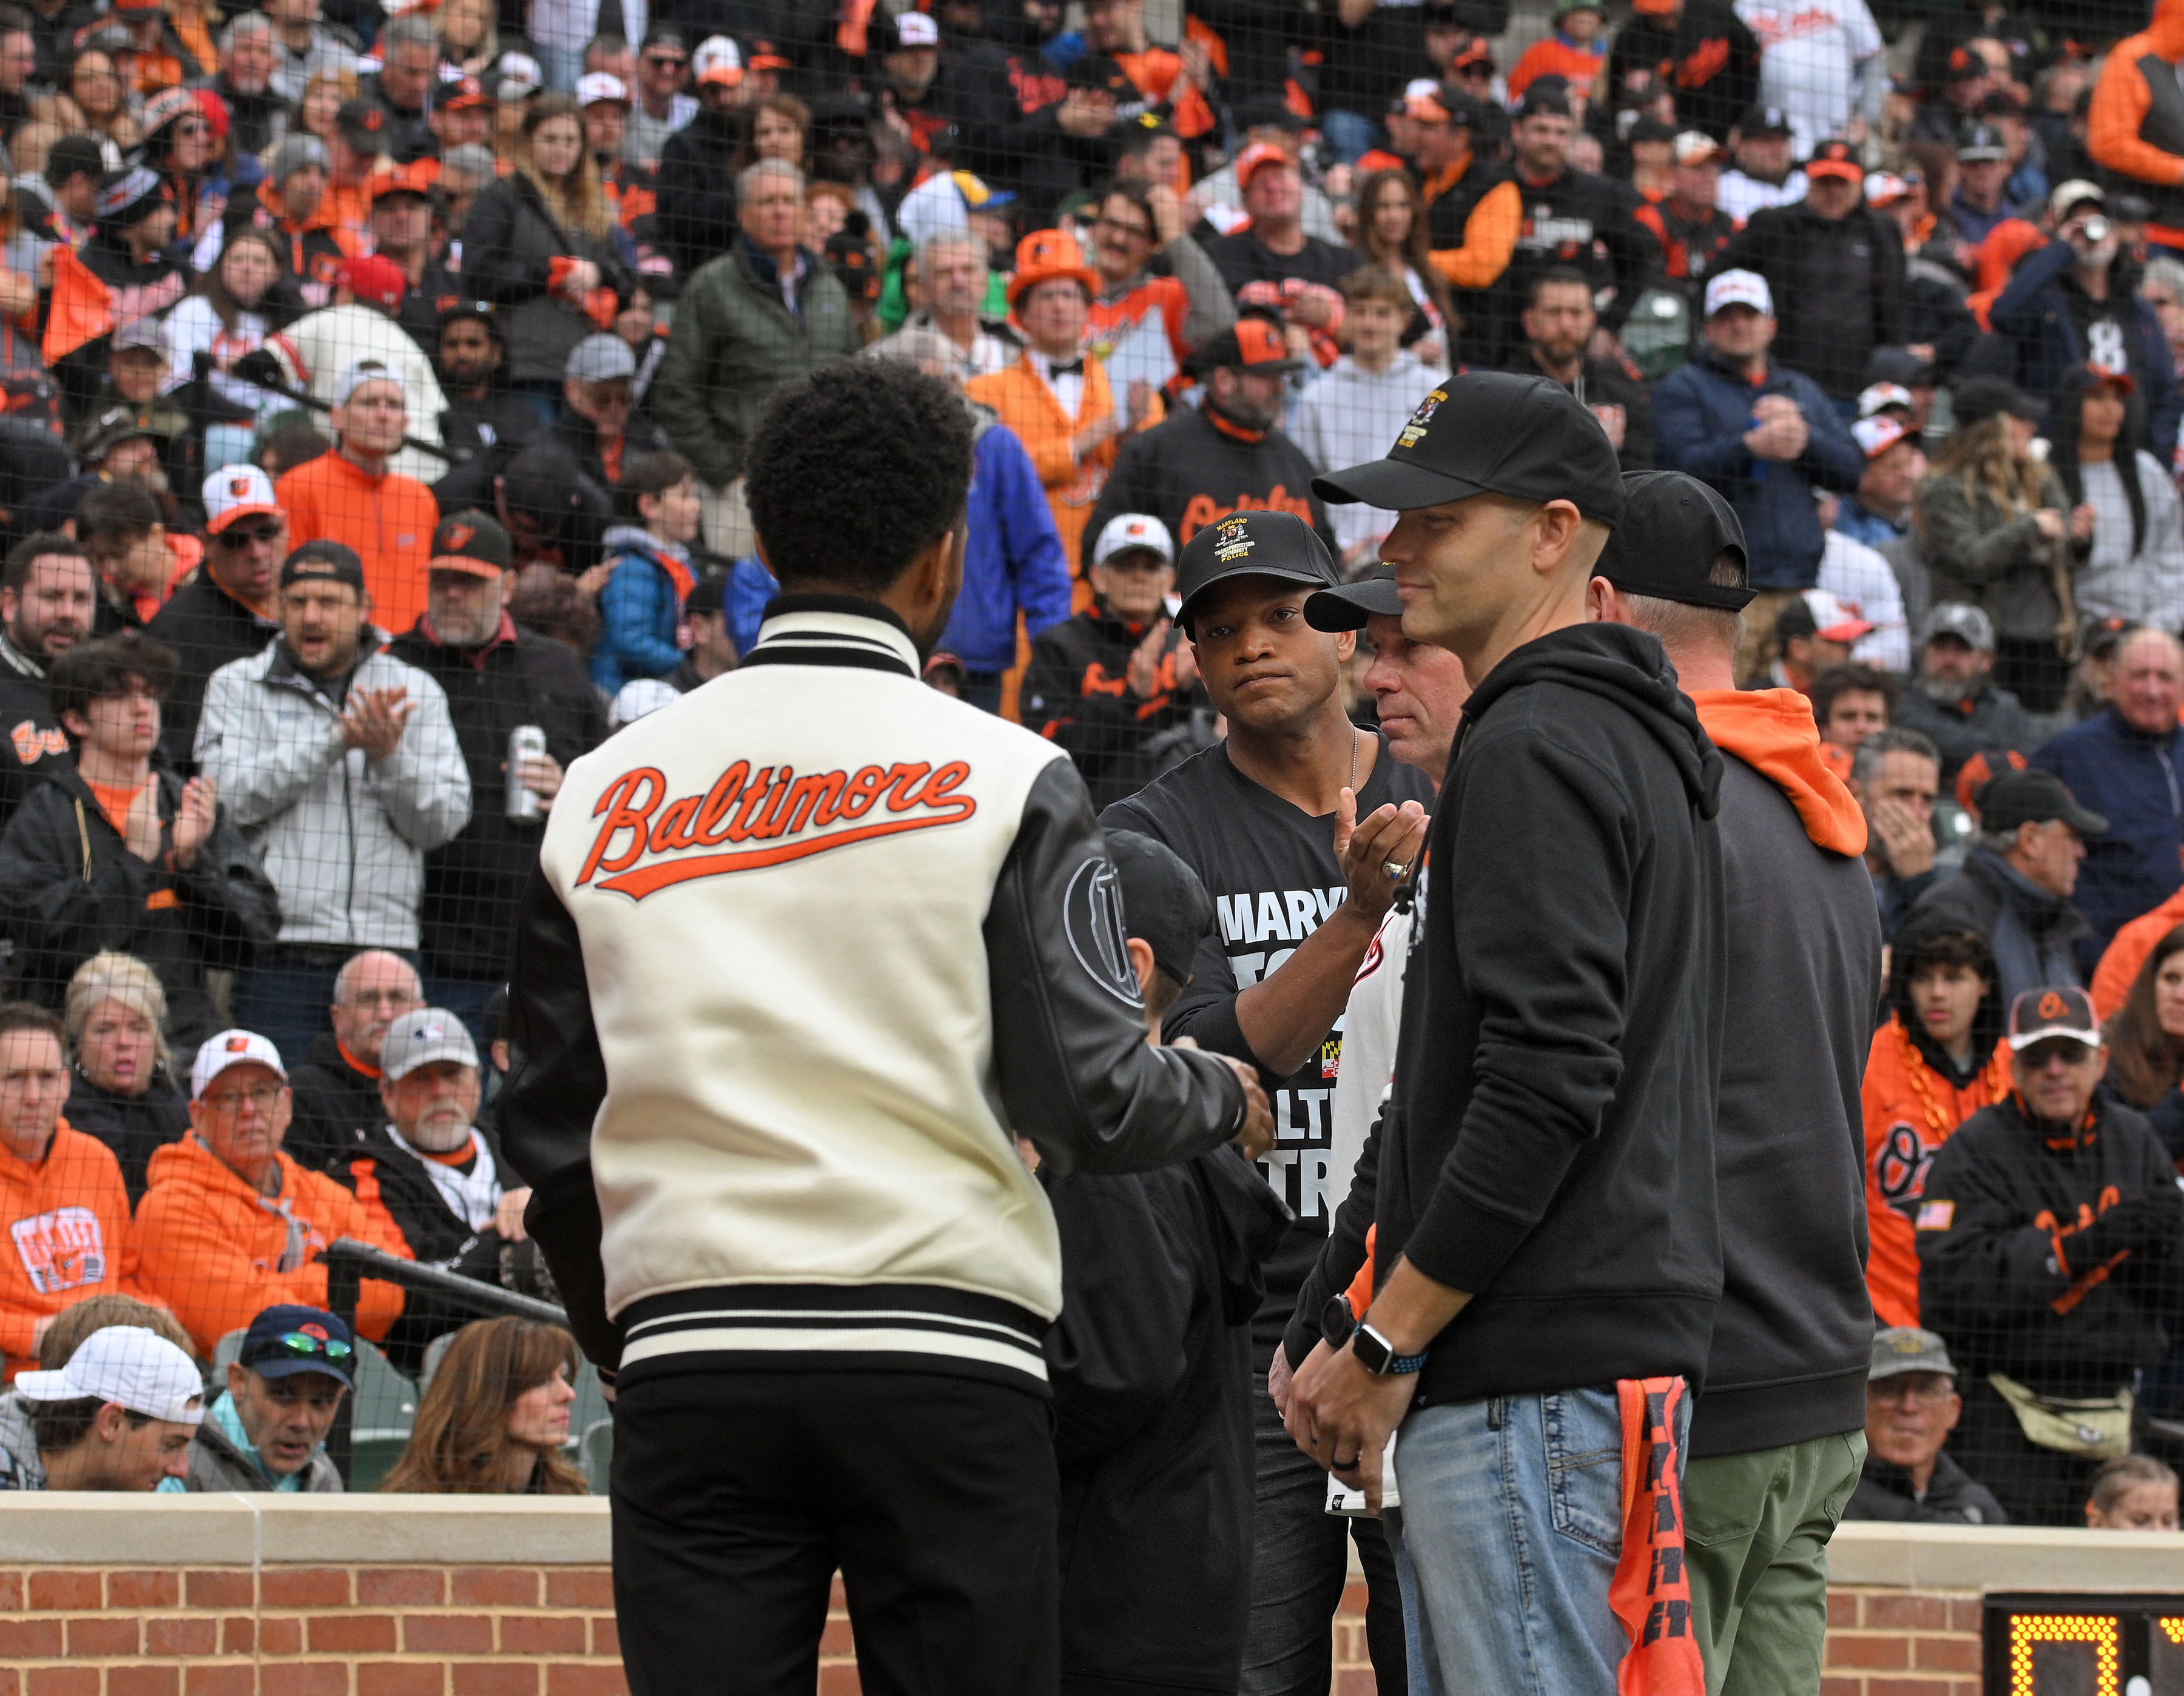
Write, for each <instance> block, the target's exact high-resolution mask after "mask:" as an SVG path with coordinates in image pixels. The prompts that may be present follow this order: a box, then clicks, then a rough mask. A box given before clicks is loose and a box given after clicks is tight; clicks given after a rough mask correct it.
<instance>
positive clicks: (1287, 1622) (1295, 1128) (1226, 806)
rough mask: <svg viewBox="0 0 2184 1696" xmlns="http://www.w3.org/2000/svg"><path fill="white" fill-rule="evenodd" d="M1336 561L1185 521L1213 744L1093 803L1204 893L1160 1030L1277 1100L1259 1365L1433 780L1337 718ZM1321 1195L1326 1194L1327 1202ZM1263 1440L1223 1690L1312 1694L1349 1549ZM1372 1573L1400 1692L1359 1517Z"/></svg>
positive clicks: (1250, 530) (1346, 643) (1380, 1668)
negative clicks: (1231, 1064)
mask: <svg viewBox="0 0 2184 1696" xmlns="http://www.w3.org/2000/svg"><path fill="white" fill-rule="evenodd" d="M1336 581H1339V579H1338V574H1337V573H1336V570H1335V568H1334V558H1333V556H1332V555H1331V554H1330V553H1329V552H1328V550H1327V548H1326V545H1325V544H1324V543H1323V542H1321V540H1320V539H1319V537H1318V535H1317V534H1316V533H1315V532H1314V531H1313V530H1312V526H1311V525H1307V523H1305V521H1304V520H1301V519H1300V518H1298V517H1296V516H1295V514H1290V513H1282V512H1270V511H1244V512H1237V513H1233V514H1229V516H1228V517H1226V518H1223V519H1220V520H1217V521H1216V522H1214V523H1212V524H1210V525H1206V527H1205V528H1203V529H1202V530H1201V531H1199V532H1198V533H1197V534H1196V535H1195V537H1192V539H1191V540H1190V542H1189V543H1188V544H1187V545H1186V546H1185V547H1184V550H1183V553H1182V556H1181V558H1180V559H1179V560H1178V571H1177V584H1176V587H1177V591H1178V593H1179V594H1180V595H1181V596H1182V605H1181V609H1180V612H1179V614H1178V622H1179V623H1180V624H1181V625H1182V626H1183V628H1184V632H1185V634H1186V635H1188V636H1189V637H1190V641H1191V644H1192V649H1193V652H1194V653H1195V656H1196V660H1197V665H1198V670H1199V676H1200V677H1201V680H1202V681H1204V683H1205V686H1206V692H1207V693H1208V694H1209V695H1210V696H1211V697H1212V700H1213V704H1214V705H1215V706H1216V707H1217V709H1220V711H1221V712H1222V713H1223V714H1224V715H1226V716H1227V718H1228V720H1229V736H1228V739H1227V740H1226V741H1225V742H1223V743H1221V744H1220V745H1219V746H1217V747H1216V748H1210V749H1208V750H1207V751H1206V753H1201V754H1199V755H1198V756H1196V757H1195V759H1190V760H1189V761H1187V762H1185V763H1184V765H1181V766H1178V768H1177V769H1176V770H1173V771H1171V772H1169V773H1168V774H1167V776H1163V777H1162V778H1160V779H1159V780H1158V781H1156V782H1154V783H1152V784H1151V785H1150V786H1149V787H1146V788H1145V789H1144V790H1141V791H1140V792H1139V793H1137V794H1136V795H1134V796H1132V797H1131V798H1128V800H1125V801H1118V802H1117V803H1116V804H1114V805H1113V806H1112V807H1110V808H1108V809H1107V810H1106V812H1105V813H1104V814H1102V815H1100V822H1101V823H1102V824H1103V825H1104V826H1107V827H1108V828H1110V829H1120V830H1130V831H1139V832H1141V833H1142V834H1144V835H1146V836H1149V837H1153V838H1155V839H1156V841H1159V842H1164V843H1166V844H1167V846H1168V847H1169V848H1173V850H1174V851H1175V852H1176V854H1178V855H1179V856H1181V858H1182V859H1184V862H1185V863H1186V864H1188V865H1190V868H1191V870H1194V871H1195V872H1196V873H1197V874H1198V876H1199V878H1200V881H1202V882H1203V883H1204V884H1205V885H1206V888H1207V889H1208V890H1210V891H1211V892H1212V894H1213V897H1214V904H1215V908H1216V914H1217V916H1216V919H1215V923H1214V926H1213V927H1212V929H1211V930H1209V931H1207V932H1206V936H1205V937H1204V939H1203V940H1202V941H1201V943H1200V944H1199V950H1198V959H1197V962H1196V965H1195V970H1194V972H1193V975H1192V978H1191V981H1190V987H1188V988H1187V989H1186V990H1184V993H1183V994H1182V996H1181V997H1180V998H1178V1000H1177V1002H1176V1004H1175V1005H1174V1007H1173V1009H1170V1011H1169V1013H1168V1016H1167V1022H1166V1027H1165V1028H1166V1035H1167V1038H1168V1040H1169V1041H1171V1042H1173V1040H1175V1039H1176V1038H1177V1037H1182V1036H1189V1037H1192V1038H1194V1039H1195V1041H1196V1042H1197V1043H1199V1045H1200V1046H1201V1047H1202V1048H1208V1049H1212V1051H1214V1052H1216V1053H1218V1054H1229V1055H1233V1056H1234V1057H1236V1058H1238V1059H1248V1060H1251V1061H1252V1062H1254V1063H1255V1064H1256V1065H1258V1067H1259V1068H1260V1070H1261V1072H1262V1076H1263V1077H1264V1079H1265V1082H1266V1083H1267V1085H1268V1089H1269V1091H1270V1093H1273V1098H1274V1103H1275V1109H1274V1114H1275V1132H1274V1134H1275V1143H1274V1147H1273V1148H1272V1149H1271V1150H1270V1151H1269V1152H1268V1155H1267V1157H1266V1159H1264V1160H1263V1161H1262V1163H1261V1164H1262V1168H1263V1169H1264V1171H1266V1174H1267V1178H1268V1182H1270V1183H1271V1184H1273V1187H1274V1189H1275V1193H1277V1194H1279V1195H1280V1196H1281V1197H1282V1198H1283V1199H1284V1201H1286V1202H1287V1203H1288V1204H1289V1205H1290V1209H1291V1211H1293V1212H1294V1213H1295V1215H1297V1217H1296V1222H1295V1224H1293V1225H1292V1226H1290V1229H1289V1232H1288V1233H1287V1235H1286V1237H1284V1241H1283V1244H1282V1247H1281V1248H1280V1250H1279V1252H1278V1253H1277V1254H1276V1255H1275V1257H1274V1259H1273V1261H1272V1262H1271V1263H1269V1265H1268V1269H1267V1296H1266V1300H1265V1302H1264V1304H1262V1307H1261V1309H1260V1311H1259V1315H1258V1319H1257V1321H1256V1323H1255V1324H1254V1326H1253V1328H1252V1330H1253V1335H1252V1354H1253V1370H1254V1371H1255V1373H1256V1375H1257V1376H1259V1377H1261V1378H1262V1379H1263V1377H1264V1376H1265V1374H1266V1371H1267V1367H1268V1364H1269V1362H1270V1361H1271V1360H1272V1359H1273V1350H1274V1346H1275V1344H1276V1343H1279V1341H1280V1339H1281V1336H1282V1332H1283V1328H1284V1326H1285V1325H1286V1324H1287V1322H1288V1320H1289V1316H1290V1311H1291V1310H1293V1309H1294V1307H1295V1302H1296V1292H1297V1290H1298V1287H1300V1286H1301V1283H1302V1282H1303V1279H1304V1277H1305V1275H1306V1274H1307V1272H1309V1271H1311V1269H1312V1264H1313V1262H1314V1261H1315V1260H1316V1259H1317V1258H1318V1250H1319V1247H1320V1244H1321V1243H1322V1242H1323V1240H1324V1238H1325V1237H1326V1235H1327V1225H1328V1215H1329V1210H1330V1207H1331V1201H1330V1198H1329V1195H1328V1173H1329V1160H1330V1159H1331V1147H1332V1142H1333V1137H1332V1123H1331V1119H1330V1114H1329V1108H1330V1104H1331V1103H1332V1102H1333V1099H1334V1078H1335V1073H1336V1071H1337V1070H1338V1069H1339V1066H1340V1060H1341V1054H1342V1035H1341V1032H1340V1030H1339V1029H1338V1028H1337V1026H1338V1024H1339V1021H1340V1018H1341V1015H1342V1009H1343V1007H1344V1004H1345V1003H1346V1000H1347V999H1348V997H1349V993H1350V986H1351V983H1352V981H1354V980H1355V979H1356V977H1357V969H1358V967H1359V965H1361V964H1362V961H1363V959H1364V957H1365V951H1366V949H1367V948H1368V946H1369V945H1370V944H1371V943H1372V940H1373V936H1374V934H1375V933H1376V932H1377V931H1378V930H1379V924H1380V920H1381V919H1382V918H1383V917H1385V915H1386V913H1387V910H1388V908H1389V905H1390V902H1391V901H1392V899H1393V898H1394V895H1395V891H1396V886H1397V884H1398V883H1399V882H1400V881H1401V879H1402V878H1403V877H1404V876H1407V874H1408V872H1409V870H1410V868H1411V866H1412V864H1413V863H1414V862H1415V861H1416V859H1417V858H1418V853H1419V849H1420V845H1421V844H1422V843H1423V842H1424V837H1425V808H1426V804H1428V803H1429V801H1430V800H1431V798H1432V793H1433V789H1432V785H1431V783H1430V782H1429V781H1428V780H1427V779H1426V778H1425V777H1424V776H1421V775H1420V774H1419V773H1418V772H1416V771H1413V770H1410V769H1409V768H1407V767H1406V766H1401V765H1397V764H1396V761H1395V760H1394V759H1392V758H1391V757H1390V755H1389V753H1388V750H1387V745H1386V743H1385V742H1383V741H1382V740H1380V738H1379V737H1375V736H1371V735H1368V734H1367V733H1365V732H1363V731H1358V730H1357V729H1355V728H1354V727H1352V726H1351V723H1350V721H1349V720H1348V719H1347V718H1346V716H1345V715H1344V713H1343V708H1342V698H1341V695H1340V690H1339V687H1338V681H1339V678H1340V671H1341V668H1342V666H1343V664H1345V663H1346V661H1347V660H1348V659H1349V658H1350V654H1351V649H1352V648H1353V646H1354V644H1355V642H1356V637H1354V636H1352V635H1350V634H1344V635H1340V636H1330V635H1327V634H1323V633H1322V632H1320V631H1315V630H1313V629H1312V628H1311V627H1310V626H1308V625H1307V624H1306V622H1305V619H1304V602H1305V598H1306V597H1307V595H1308V594H1310V593H1311V592H1312V591H1314V590H1315V589H1318V588H1323V587H1329V586H1331V585H1333V584H1334V583H1335V582H1336ZM1333 1199H1334V1200H1340V1197H1335V1198H1333ZM1253 1405H1254V1410H1255V1416H1254V1417H1255V1425H1256V1438H1257V1443H1258V1483H1257V1498H1256V1517H1255V1521H1254V1529H1253V1544H1254V1549H1253V1562H1252V1573H1251V1595H1252V1601H1251V1624H1250V1628H1249V1631H1248V1632H1247V1635H1246V1638H1245V1656H1244V1679H1243V1683H1242V1685H1241V1686H1240V1688H1242V1689H1244V1690H1246V1691H1251V1692H1255V1693H1273V1692H1281V1693H1290V1692H1305V1691H1312V1692H1324V1691H1325V1690H1326V1688H1328V1682H1329V1677H1330V1675H1331V1667H1330V1655H1331V1649H1330V1638H1329V1621H1331V1620H1332V1618H1333V1616H1334V1609H1335V1606H1336V1604H1337V1603H1338V1602H1339V1601H1340V1599H1341V1594H1342V1587H1343V1582H1344V1576H1345V1572H1346V1563H1347V1554H1346V1550H1345V1549H1344V1548H1343V1521H1341V1520H1340V1519H1339V1518H1331V1517H1329V1515H1327V1513H1326V1512H1325V1504H1326V1489H1327V1479H1326V1474H1325V1472H1324V1471H1323V1470H1322V1469H1321V1468H1320V1467H1319V1466H1318V1465H1315V1464H1314V1463H1313V1462H1312V1460H1310V1459H1309V1458H1308V1457H1307V1456H1306V1455H1304V1454H1301V1453H1300V1452H1299V1450H1298V1449H1297V1448H1296V1445H1295V1443H1294V1442H1292V1441H1291V1440H1290V1437H1289V1436H1288V1434H1287V1432H1284V1429H1283V1427H1282V1424H1281V1419H1280V1415H1279V1413H1278V1412H1277V1411H1276V1410H1275V1409H1274V1405H1273V1401H1272V1400H1271V1399H1268V1398H1266V1397H1259V1398H1256V1399H1255V1401H1254V1404H1253ZM1355 1524H1356V1526H1357V1540H1358V1551H1359V1554H1361V1556H1362V1558H1363V1560H1364V1563H1365V1571H1366V1576H1367V1578H1368V1582H1369V1583H1370V1585H1371V1590H1372V1605H1371V1609H1370V1611H1369V1613H1368V1626H1367V1633H1368V1642H1369V1643H1370V1644H1371V1648H1372V1652H1373V1665H1374V1667H1375V1669H1376V1671H1377V1673H1378V1676H1379V1681H1380V1685H1381V1688H1382V1689H1383V1690H1401V1689H1402V1688H1404V1685H1403V1673H1402V1659H1403V1656H1402V1637H1401V1621H1400V1615H1399V1612H1398V1604H1397V1602H1396V1585H1395V1572H1394V1564H1393V1560H1392V1558H1391V1556H1390V1554H1389V1551H1388V1548H1387V1545H1386V1543H1385V1541H1384V1540H1383V1538H1382V1537H1381V1535H1380V1529H1379V1523H1378V1522H1377V1521H1364V1520H1361V1521H1355Z"/></svg>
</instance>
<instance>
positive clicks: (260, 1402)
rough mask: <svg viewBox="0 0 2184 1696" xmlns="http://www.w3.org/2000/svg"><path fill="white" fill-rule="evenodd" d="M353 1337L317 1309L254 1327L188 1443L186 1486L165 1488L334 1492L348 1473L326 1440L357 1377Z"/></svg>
mask: <svg viewBox="0 0 2184 1696" xmlns="http://www.w3.org/2000/svg"><path fill="white" fill-rule="evenodd" d="M355 1361H356V1338H355V1336H354V1333H353V1332H351V1331H350V1330H349V1328H348V1325H347V1324H346V1323H344V1322H343V1321H342V1320H341V1319H340V1318H338V1317H337V1315H333V1314H331V1313H326V1312H324V1311H323V1310H320V1309H318V1308H315V1307H300V1306H281V1307H269V1308H267V1309H266V1310H265V1311H264V1312H263V1313H261V1314H259V1315H258V1317H257V1318H255V1319H253V1320H252V1321H250V1329H249V1330H248V1332H245V1333H244V1335H243V1339H242V1352H241V1354H239V1355H238V1356H237V1358H236V1359H235V1360H232V1361H231V1362H230V1363H229V1364H228V1368H227V1392H226V1394H224V1395H222V1396H220V1397H219V1398H218V1399H215V1400H214V1403H213V1404H212V1405H211V1406H210V1407H209V1408H208V1409H207V1410H205V1416H204V1423H203V1424H202V1425H200V1426H198V1434H197V1437H196V1440H195V1441H194V1442H192V1443H191V1444H190V1471H189V1476H188V1478H187V1481H184V1480H174V1481H170V1482H166V1483H163V1484H162V1485H161V1486H160V1488H161V1489H162V1490H165V1491H169V1492H172V1491H176V1490H187V1491H192V1492H203V1491H215V1490H277V1491H280V1492H281V1493H298V1492H301V1493H309V1494H331V1493H335V1492H337V1491H339V1490H340V1489H341V1488H342V1487H343V1486H342V1476H341V1473H340V1472H339V1471H337V1470H336V1468H335V1466H334V1463H333V1462H332V1460H330V1459H328V1458H327V1455H326V1433H327V1432H329V1431H331V1429H332V1428H333V1422H334V1415H336V1414H337V1412H338V1411H339V1410H340V1409H341V1404H342V1399H343V1397H344V1396H346V1395H348V1393H349V1392H350V1391H351V1390H352V1389H353V1388H354V1387H355V1381H354V1378H353V1377H352V1376H350V1372H351V1368H352V1367H353V1366H354V1365H355Z"/></svg>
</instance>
